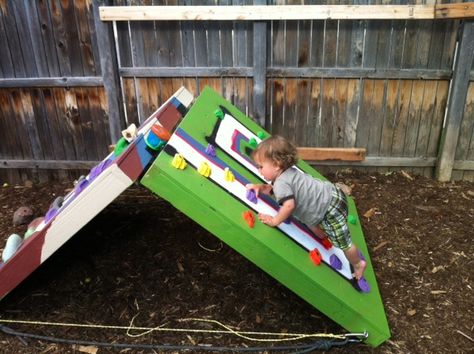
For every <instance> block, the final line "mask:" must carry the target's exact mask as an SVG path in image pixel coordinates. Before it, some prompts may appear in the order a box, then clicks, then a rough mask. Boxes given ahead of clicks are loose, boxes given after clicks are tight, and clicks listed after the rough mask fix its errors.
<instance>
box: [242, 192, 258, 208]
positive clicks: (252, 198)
mask: <svg viewBox="0 0 474 354" xmlns="http://www.w3.org/2000/svg"><path fill="white" fill-rule="evenodd" d="M245 196H246V197H247V199H248V200H249V201H251V202H252V203H254V204H257V202H258V199H257V195H256V194H255V191H254V190H253V189H248V190H247V193H246V195H245Z"/></svg>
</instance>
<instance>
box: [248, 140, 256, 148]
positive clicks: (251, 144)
mask: <svg viewBox="0 0 474 354" xmlns="http://www.w3.org/2000/svg"><path fill="white" fill-rule="evenodd" d="M249 144H250V146H251V147H254V148H255V147H257V145H258V143H257V140H255V138H250V139H249Z"/></svg>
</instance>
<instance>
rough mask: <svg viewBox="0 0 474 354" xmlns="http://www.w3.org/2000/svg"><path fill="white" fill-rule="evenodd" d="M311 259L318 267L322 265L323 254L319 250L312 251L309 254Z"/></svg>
mask: <svg viewBox="0 0 474 354" xmlns="http://www.w3.org/2000/svg"><path fill="white" fill-rule="evenodd" d="M309 257H310V258H311V261H312V262H313V263H314V264H316V265H320V264H321V260H322V257H321V253H319V251H318V249H317V248H315V249H314V250H312V251H311V252H309Z"/></svg>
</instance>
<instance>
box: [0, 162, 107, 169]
mask: <svg viewBox="0 0 474 354" xmlns="http://www.w3.org/2000/svg"><path fill="white" fill-rule="evenodd" d="M99 162H100V161H68V160H0V168H11V169H17V168H24V169H49V170H88V169H90V168H92V167H94V166H95V165H97V164H98V163H99Z"/></svg>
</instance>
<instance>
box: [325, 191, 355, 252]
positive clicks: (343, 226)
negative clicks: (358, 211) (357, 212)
mask: <svg viewBox="0 0 474 354" xmlns="http://www.w3.org/2000/svg"><path fill="white" fill-rule="evenodd" d="M347 214H348V208H347V197H346V195H345V194H344V192H343V191H341V190H340V189H339V188H338V187H335V188H334V191H333V192H332V199H331V202H330V204H329V208H328V211H327V212H326V215H325V216H324V219H323V220H322V221H321V224H320V225H321V227H322V228H323V230H324V231H325V232H326V234H327V236H328V238H329V240H331V242H332V244H333V245H334V246H336V247H337V248H340V249H342V250H343V251H344V250H346V249H348V248H349V247H351V246H352V239H351V234H350V233H349V227H348V226H347V221H346V220H347Z"/></svg>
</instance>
